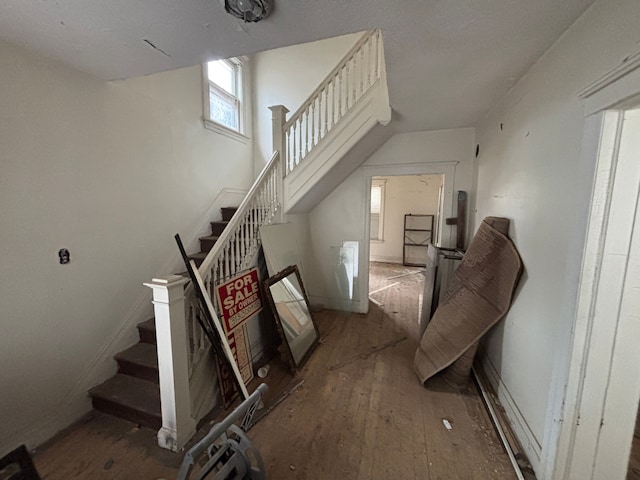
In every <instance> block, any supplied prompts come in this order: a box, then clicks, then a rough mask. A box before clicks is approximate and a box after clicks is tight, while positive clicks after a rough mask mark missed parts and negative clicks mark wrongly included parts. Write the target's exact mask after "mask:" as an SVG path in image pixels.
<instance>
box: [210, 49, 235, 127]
mask: <svg viewBox="0 0 640 480" xmlns="http://www.w3.org/2000/svg"><path fill="white" fill-rule="evenodd" d="M203 73H204V77H205V80H206V82H205V124H207V120H208V121H210V122H215V123H217V124H219V125H222V126H224V127H227V128H229V129H231V130H233V131H234V132H238V133H242V120H243V119H242V108H241V107H242V63H241V62H240V61H239V60H238V59H235V58H231V59H227V60H216V61H212V62H208V63H206V64H205V65H204V68H203Z"/></svg>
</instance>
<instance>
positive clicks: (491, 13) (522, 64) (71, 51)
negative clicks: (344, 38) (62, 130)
mask: <svg viewBox="0 0 640 480" xmlns="http://www.w3.org/2000/svg"><path fill="white" fill-rule="evenodd" d="M274 1H275V9H274V11H273V13H272V14H271V16H270V17H268V18H267V19H266V20H263V21H262V22H260V23H255V24H244V23H242V22H241V21H239V20H236V19H235V18H233V17H231V16H229V15H228V14H226V13H225V12H224V9H223V7H222V6H221V4H220V2H219V0H108V1H105V0H2V2H0V38H2V39H4V40H6V41H9V42H11V43H14V44H16V45H20V46H23V47H26V48H28V49H31V50H35V51H37V52H39V53H41V54H43V55H45V56H47V57H50V58H53V59H55V60H58V61H61V62H63V63H65V64H67V65H69V66H71V67H74V68H76V69H78V70H81V71H84V72H87V73H89V74H91V75H95V76H97V77H100V78H105V79H117V78H127V77H133V76H139V75H144V74H149V73H155V72H159V71H164V70H170V69H174V68H180V67H186V66H191V65H196V64H198V63H201V62H203V61H205V60H207V59H211V58H226V57H230V56H237V55H243V54H251V53H255V52H257V51H262V50H268V49H272V48H277V47H282V46H288V45H294V44H298V43H303V42H308V41H313V40H319V39H322V38H328V37H333V36H337V35H342V34H345V33H352V32H357V31H360V30H366V29H370V28H380V29H382V32H383V38H384V44H385V55H386V61H387V71H388V80H389V94H390V101H391V105H392V107H393V109H394V116H395V117H394V120H395V121H396V122H397V126H398V127H399V128H400V130H430V129H439V128H454V127H461V126H473V125H475V123H476V122H477V120H478V119H479V118H480V116H481V115H483V114H485V113H486V112H487V111H488V110H489V108H491V106H492V105H494V104H495V102H496V101H497V100H498V99H499V98H500V97H502V96H503V95H504V94H505V93H506V91H507V90H508V89H509V88H510V87H511V85H513V83H515V81H516V80H517V79H518V78H519V77H520V76H521V75H523V74H524V73H525V72H526V70H527V69H528V68H529V67H530V66H531V65H532V64H533V63H534V62H535V61H536V60H537V58H539V57H540V55H542V53H544V51H545V50H546V49H547V48H549V46H551V45H552V44H553V42H554V41H555V40H556V39H557V38H558V37H559V36H560V35H561V33H562V32H563V31H564V30H565V29H566V28H567V27H568V26H569V25H570V24H571V23H572V22H573V21H574V20H575V19H576V18H577V17H578V16H579V15H580V14H581V13H582V12H583V11H584V10H585V9H586V8H587V7H588V6H589V5H590V4H591V3H593V0H562V1H558V0H533V1H531V0H474V1H469V0H385V1H383V0H377V1H374V0H274Z"/></svg>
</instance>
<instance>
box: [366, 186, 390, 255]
mask: <svg viewBox="0 0 640 480" xmlns="http://www.w3.org/2000/svg"><path fill="white" fill-rule="evenodd" d="M386 183H387V180H386V179H373V180H371V188H373V187H380V213H379V214H378V215H379V217H378V238H370V239H369V241H370V242H371V243H384V204H385V198H384V197H385V185H386ZM369 215H371V203H369Z"/></svg>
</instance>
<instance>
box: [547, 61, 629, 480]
mask: <svg viewBox="0 0 640 480" xmlns="http://www.w3.org/2000/svg"><path fill="white" fill-rule="evenodd" d="M638 95H640V55H636V56H634V57H633V58H632V61H631V62H630V63H625V64H621V65H620V66H619V67H617V68H615V69H613V70H612V71H610V72H608V73H607V74H606V75H604V76H603V77H601V78H600V79H598V80H597V81H596V82H594V83H592V84H591V85H589V86H588V87H586V88H585V89H584V90H583V91H582V92H580V94H579V96H580V97H581V98H582V99H584V106H585V129H584V132H585V133H584V138H583V144H582V157H583V159H584V160H585V161H588V162H591V163H589V164H595V165H596V170H595V176H594V182H593V191H592V196H591V205H590V213H589V218H588V224H587V230H586V238H585V244H584V250H583V261H582V267H581V272H580V280H579V282H580V283H579V288H578V298H577V305H576V314H575V318H574V325H573V328H572V333H573V335H572V339H571V342H570V345H571V350H570V352H569V353H568V369H567V374H566V376H564V375H562V373H561V372H560V373H559V375H558V376H557V377H556V382H563V385H561V386H560V388H558V389H557V391H559V392H562V393H563V395H562V398H561V399H559V400H558V401H557V402H556V404H555V407H554V412H553V413H552V415H549V416H548V419H547V422H549V423H550V424H551V425H548V426H549V428H550V430H551V435H550V437H551V438H555V439H557V442H549V443H548V444H547V445H546V448H545V449H544V450H545V451H543V461H542V465H544V472H542V475H541V476H542V477H543V478H552V479H557V480H560V479H574V478H575V479H581V480H583V479H584V480H586V479H596V478H598V476H597V475H600V474H601V473H602V472H603V471H606V472H607V475H606V478H611V479H624V478H625V476H626V469H627V462H628V453H629V450H628V448H625V447H626V446H628V445H629V443H628V442H629V438H631V437H628V435H629V433H628V431H627V430H628V428H625V427H624V425H625V424H626V423H628V422H629V421H630V422H631V425H633V424H634V422H635V417H636V409H637V401H638V399H637V396H638V395H640V391H638V395H636V398H629V399H623V398H622V397H621V389H620V388H617V386H616V384H615V382H616V375H617V374H618V373H619V370H620V365H618V364H617V362H616V361H615V359H616V356H617V355H621V354H623V353H624V352H626V351H628V350H629V347H630V346H632V345H631V344H632V343H633V342H634V340H635V339H634V338H633V337H632V336H628V335H618V332H619V331H624V324H623V323H622V322H624V318H623V317H622V316H620V315H619V308H620V307H621V305H622V304H623V299H624V294H625V282H624V281H618V282H611V281H610V279H611V278H612V277H613V278H618V279H620V275H622V278H625V276H626V275H627V266H628V265H630V263H629V261H630V255H629V253H630V250H629V249H630V246H631V244H632V242H633V241H636V242H637V241H638V239H637V237H636V238H635V239H634V238H633V232H634V229H633V228H632V225H633V223H634V222H635V221H636V220H637V218H636V208H637V198H638V197H637V195H638V192H637V191H636V192H635V195H634V196H633V197H632V198H633V199H634V200H636V201H634V202H628V204H627V205H626V206H625V205H623V207H622V211H621V210H620V208H621V207H620V206H619V204H618V203H616V204H615V209H612V202H614V201H615V196H616V195H619V194H620V193H621V190H620V189H621V188H623V187H624V184H623V182H620V179H621V178H623V177H624V176H625V175H626V172H624V171H617V167H618V153H619V147H620V138H621V129H622V126H623V115H624V111H625V110H627V109H629V108H630V107H631V106H632V105H634V104H636V103H638ZM624 168H627V167H624ZM616 173H617V174H618V176H617V180H618V181H616ZM626 193H627V194H629V192H626ZM614 210H615V211H614ZM621 219H622V220H621ZM625 221H626V222H627V224H626V225H625ZM625 227H626V228H625ZM608 234H610V236H609V240H610V241H611V239H613V238H615V242H616V243H617V244H619V245H620V244H621V245H623V246H624V245H626V246H627V256H626V258H625V259H624V261H623V262H620V259H619V258H618V259H617V260H616V259H615V258H614V257H612V256H611V255H608V251H607V248H608V247H607V243H608V242H607V239H608V237H607V235H608ZM637 234H640V231H637V230H636V235H637ZM607 305H613V306H615V305H617V308H618V310H617V311H618V315H616V321H615V322H613V321H611V315H608V312H607V311H606V309H605V310H604V311H603V307H606V306H607ZM610 311H611V310H609V312H610ZM627 323H628V322H627ZM621 329H622V330H621ZM624 368H626V370H627V373H628V374H629V378H631V379H634V378H636V377H638V378H639V379H640V362H637V365H628V366H625V367H624ZM638 387H640V381H639V382H638ZM634 395H635V394H634ZM613 405H618V406H620V405H625V406H624V408H622V409H623V410H624V411H621V412H619V415H617V417H618V418H611V416H610V415H609V412H610V410H611V407H612V406H613ZM627 427H628V426H627ZM632 428H633V427H631V429H632ZM627 437H628V438H627ZM620 442H625V443H626V445H625V444H621V443H620ZM622 470H624V472H623V471H622ZM600 478H605V477H600Z"/></svg>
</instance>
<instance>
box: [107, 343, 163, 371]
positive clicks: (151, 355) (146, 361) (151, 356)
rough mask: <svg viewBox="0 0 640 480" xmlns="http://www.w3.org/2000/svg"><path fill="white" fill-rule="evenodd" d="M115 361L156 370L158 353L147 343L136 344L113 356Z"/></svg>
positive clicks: (153, 346)
mask: <svg viewBox="0 0 640 480" xmlns="http://www.w3.org/2000/svg"><path fill="white" fill-rule="evenodd" d="M115 359H116V360H119V361H125V362H129V363H135V364H137V365H142V366H145V367H148V368H154V369H156V370H157V369H158V351H157V350H156V347H155V345H150V344H148V343H136V344H135V345H134V346H133V347H130V348H127V349H126V350H123V351H122V352H120V353H118V354H117V355H115Z"/></svg>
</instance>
